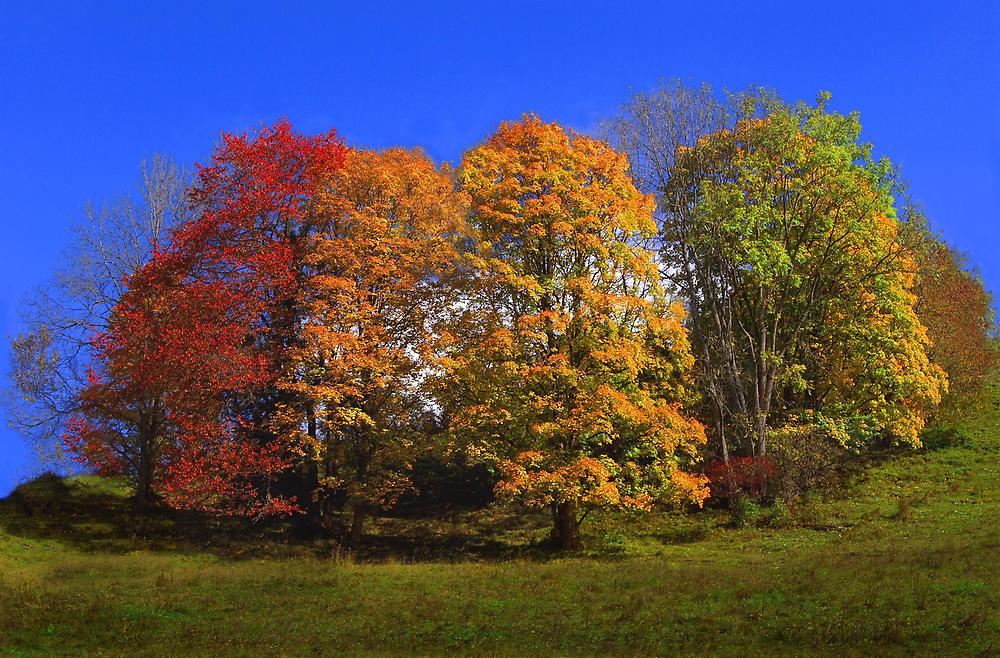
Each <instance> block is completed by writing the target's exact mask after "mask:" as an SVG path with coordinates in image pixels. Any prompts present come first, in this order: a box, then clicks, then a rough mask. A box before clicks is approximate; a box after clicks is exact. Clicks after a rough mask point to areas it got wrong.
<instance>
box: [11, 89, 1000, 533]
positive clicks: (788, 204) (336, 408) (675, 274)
mask: <svg viewBox="0 0 1000 658" xmlns="http://www.w3.org/2000/svg"><path fill="white" fill-rule="evenodd" d="M826 101H827V98H826V97H824V96H821V97H820V99H819V101H818V102H817V104H815V105H807V104H797V105H788V104H785V103H783V102H782V101H780V100H779V99H778V98H776V97H775V96H774V95H772V94H770V93H767V92H764V91H760V90H751V91H749V92H746V93H742V94H735V95H729V96H727V97H726V98H725V99H720V98H718V97H717V96H716V95H714V94H713V93H712V92H711V90H710V89H708V88H707V87H705V88H700V89H692V88H688V87H685V86H683V85H681V84H670V85H666V86H663V87H661V88H660V89H658V90H656V91H654V92H653V93H650V94H642V95H639V96H636V97H635V98H634V99H632V101H631V102H630V103H628V104H627V105H626V106H625V107H624V108H623V110H622V112H621V114H620V115H619V116H618V117H615V118H614V119H613V120H611V121H609V122H607V124H606V126H605V130H604V135H603V139H597V138H594V137H591V136H587V135H583V134H579V133H576V132H573V131H569V130H565V129H563V128H562V127H560V126H559V125H557V124H554V123H545V122H543V121H541V120H540V119H538V118H537V117H534V116H525V117H523V118H522V119H521V120H520V121H517V122H511V123H504V124H502V125H501V126H500V127H499V129H498V130H497V132H496V133H495V134H493V135H492V136H491V137H490V138H489V139H488V140H486V141H485V142H484V143H482V144H481V145H479V146H477V147H476V148H473V149H472V150H470V151H469V152H468V153H467V154H466V155H465V156H464V158H463V160H462V162H461V164H460V166H459V167H458V168H457V169H456V170H452V169H451V168H450V167H448V166H446V165H445V166H436V165H435V164H434V163H433V162H431V160H430V159H429V158H428V157H427V156H426V155H425V154H423V153H422V152H421V151H419V150H404V149H387V150H384V151H371V150H363V149H353V148H348V147H347V146H345V145H344V143H343V142H342V140H341V139H340V138H339V137H338V136H337V135H336V134H334V133H333V132H330V133H328V134H323V135H316V136H308V135H301V134H298V133H296V132H295V131H294V130H293V129H292V127H291V126H290V125H289V124H288V123H286V122H279V123H277V124H275V125H273V126H271V127H267V128H263V129H261V130H260V131H258V132H256V133H254V134H250V135H224V137H223V140H222V142H221V144H220V145H219V146H218V147H217V149H216V151H215V152H214V154H213V156H212V160H211V162H210V163H209V164H208V165H207V166H202V167H200V168H199V169H198V170H197V173H196V175H195V176H194V177H193V179H192V180H188V179H187V178H186V177H185V175H183V174H182V173H181V172H180V171H179V170H178V169H177V168H176V167H175V166H173V165H172V164H170V163H169V162H168V161H166V160H164V159H156V160H154V161H152V162H151V163H149V164H148V165H147V166H145V167H144V169H143V172H144V176H143V186H142V198H141V199H135V200H125V201H122V202H120V203H117V204H114V205H109V206H107V207H105V208H104V209H103V210H101V211H100V212H92V213H91V214H90V215H89V217H88V221H87V222H86V223H85V225H84V228H83V230H82V232H81V235H80V239H79V240H78V241H77V242H76V243H75V246H74V249H73V250H72V251H71V253H70V256H71V259H70V260H69V262H68V263H67V266H66V268H65V269H64V270H63V271H61V272H60V273H59V275H58V276H57V278H56V280H55V282H54V284H53V285H52V286H50V287H49V288H47V289H45V290H43V291H42V292H41V293H39V295H38V296H37V297H36V298H35V300H34V301H33V303H32V304H31V305H30V306H29V307H28V313H27V317H26V331H25V332H24V333H23V334H22V335H20V336H18V337H16V338H15V339H14V340H13V341H12V355H13V368H12V372H13V384H14V390H15V392H16V394H17V395H16V396H15V398H16V399H15V404H14V407H13V414H12V417H13V418H14V422H15V423H16V424H17V425H18V426H19V427H20V428H21V429H23V430H25V431H26V432H28V433H29V434H31V435H33V436H35V437H37V438H38V439H40V440H44V439H45V438H51V437H58V438H59V444H60V445H61V447H63V448H65V449H68V450H69V451H70V453H71V454H72V455H74V456H75V458H77V459H78V460H81V461H83V462H84V463H86V464H88V465H89V466H91V467H93V468H95V469H98V470H100V471H104V472H112V473H126V474H129V475H130V476H131V477H133V478H134V481H135V483H136V502H137V504H139V505H145V504H150V503H152V502H154V501H162V502H164V503H166V504H168V505H170V506H173V507H176V508H181V509H196V510H202V511H208V512H212V513H221V514H239V515H247V516H252V517H262V516H273V515H286V514H293V513H295V514H306V515H309V516H310V517H312V518H313V519H316V520H322V519H323V518H324V517H325V516H326V515H327V514H328V513H329V512H330V510H332V509H342V508H346V509H348V510H350V512H351V514H352V523H351V528H350V536H351V539H352V541H354V542H357V541H358V540H359V539H360V537H361V534H362V531H363V524H364V521H365V519H366V518H367V517H368V516H370V515H371V514H373V513H377V512H378V511H379V510H385V509H388V508H391V507H392V506H393V505H394V504H395V503H396V501H397V500H398V499H399V497H400V496H401V495H403V494H405V493H406V492H407V491H408V490H409V489H411V488H412V482H411V478H410V472H411V469H412V466H413V464H414V462H415V460H417V459H419V458H420V457H421V455H425V454H427V453H428V452H436V453H437V454H439V455H445V456H448V455H461V457H462V459H463V460H466V461H468V460H473V461H479V462H481V463H485V464H488V465H489V466H490V467H491V468H492V469H493V470H494V473H495V474H496V478H497V486H496V493H497V495H499V496H501V497H503V498H509V499H516V500H520V501H523V502H525V503H527V504H529V505H534V506H539V507H544V508H546V509H549V510H551V512H552V519H553V537H554V539H555V540H556V541H557V542H558V543H559V544H560V545H561V546H563V547H566V548H573V547H576V546H578V544H579V524H580V523H581V521H582V519H583V518H584V517H585V516H586V514H587V513H588V511H589V510H591V509H593V508H595V507H622V508H633V509H650V508H651V507H653V506H655V505H662V504H694V505H700V504H702V503H703V501H704V500H705V499H706V498H707V496H708V495H709V489H708V479H707V478H706V477H705V475H704V474H703V473H704V469H703V468H702V467H701V466H700V463H701V462H702V461H703V460H704V459H705V458H706V457H709V458H716V459H718V460H721V462H722V463H729V461H730V459H734V458H737V457H742V458H746V457H750V458H751V459H752V458H759V457H761V456H764V455H766V454H767V451H768V447H769V443H770V442H773V441H775V440H779V438H780V440H781V441H785V442H795V441H800V440H806V439H805V437H808V436H814V435H816V434H821V435H823V436H824V437H826V438H827V439H829V440H830V441H833V442H835V443H836V444H838V445H841V446H845V447H850V448H852V449H855V450H863V449H867V448H871V447H874V446H877V445H880V444H883V443H886V442H890V443H901V444H907V445H913V446H917V445H919V443H920V439H919V436H920V432H921V429H922V428H923V427H924V424H925V423H926V422H927V419H928V417H929V415H930V414H932V413H933V412H934V410H935V409H936V408H937V406H938V405H939V403H940V402H941V399H942V396H943V395H944V394H945V392H946V390H947V382H948V380H949V379H950V380H951V382H952V390H953V391H955V390H959V389H960V390H962V391H969V390H973V389H975V388H976V387H977V386H978V385H979V383H980V382H981V381H982V378H983V377H984V376H985V373H986V371H987V370H988V368H989V367H990V364H991V362H992V358H993V352H992V349H991V347H990V341H989V337H990V332H991V330H992V317H993V316H992V313H993V312H992V310H991V306H990V299H989V297H988V295H987V294H986V293H985V291H984V289H983V286H982V283H981V281H980V280H979V279H978V278H977V277H976V276H974V275H973V274H970V273H969V272H968V271H967V270H966V269H965V268H964V264H963V262H962V260H961V259H960V257H959V256H958V255H957V254H956V253H955V252H954V251H953V250H952V249H950V248H949V247H948V245H947V244H946V243H944V242H943V241H942V240H940V239H939V238H937V237H936V236H934V235H933V234H932V233H931V232H930V231H929V229H928V228H927V224H926V222H925V221H924V219H923V218H922V216H921V215H920V213H919V212H918V211H917V210H916V209H915V208H914V207H912V205H910V204H907V203H902V202H900V201H897V199H901V198H903V195H902V193H901V191H902V189H901V185H900V182H899V178H898V176H897V175H896V173H895V172H894V170H893V169H892V167H891V165H890V164H889V163H888V162H887V161H885V160H876V159H874V158H873V157H872V154H871V148H870V146H868V145H866V144H863V143H862V142H860V139H859V137H860V124H859V121H858V117H857V116H856V115H848V116H844V115H841V114H837V113H835V112H831V111H830V110H829V109H828V107H827V104H826Z"/></svg>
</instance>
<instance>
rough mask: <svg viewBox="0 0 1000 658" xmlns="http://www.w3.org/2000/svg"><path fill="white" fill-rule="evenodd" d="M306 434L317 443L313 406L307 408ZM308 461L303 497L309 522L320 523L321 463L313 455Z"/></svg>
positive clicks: (304, 475)
mask: <svg viewBox="0 0 1000 658" xmlns="http://www.w3.org/2000/svg"><path fill="white" fill-rule="evenodd" d="M306 432H307V433H308V434H309V438H311V439H312V440H313V441H316V438H317V433H316V432H317V428H316V412H315V410H314V409H313V406H312V405H311V404H310V405H308V406H307V407H306ZM307 460H308V461H307V462H306V464H305V473H304V474H303V482H302V493H301V497H302V499H304V502H305V508H306V515H307V516H308V517H309V520H310V521H313V522H318V521H319V520H320V516H321V514H320V512H321V506H320V504H319V501H318V500H316V498H315V494H316V491H317V490H318V489H319V463H318V462H317V461H316V459H315V456H313V455H310V456H309V457H307Z"/></svg>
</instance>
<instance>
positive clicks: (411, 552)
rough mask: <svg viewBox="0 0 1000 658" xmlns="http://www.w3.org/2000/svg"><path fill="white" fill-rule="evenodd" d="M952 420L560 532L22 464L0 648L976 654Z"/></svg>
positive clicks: (967, 483) (979, 488)
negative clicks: (897, 448)
mask: <svg viewBox="0 0 1000 658" xmlns="http://www.w3.org/2000/svg"><path fill="white" fill-rule="evenodd" d="M960 425H961V427H960V432H959V436H961V437H962V438H961V440H958V441H950V443H951V445H936V446H930V447H927V448H924V449H922V450H918V451H909V452H899V453H885V454H881V455H878V456H877V458H876V459H875V461H874V462H871V461H869V462H867V463H866V464H855V465H853V466H849V467H847V468H845V470H844V472H843V473H842V474H841V478H840V480H839V484H838V485H837V486H832V487H827V488H826V489H823V490H821V491H816V492H812V493H811V494H809V495H807V496H806V497H805V498H803V499H801V500H799V501H796V502H794V503H793V504H791V505H788V506H778V507H772V508H762V509H761V510H759V513H756V514H754V513H751V514H749V515H747V514H744V515H742V516H740V517H739V518H734V516H733V514H731V513H730V512H728V511H726V510H722V509H709V510H706V511H702V512H697V513H681V512H676V513H660V514H647V515H636V516H630V515H622V514H621V513H616V514H611V513H607V514H604V515H603V516H598V515H596V513H595V515H594V516H593V518H588V519H587V521H586V523H584V525H583V534H584V542H585V545H586V549H585V550H584V551H582V552H579V553H575V554H571V555H567V554H564V553H558V552H552V551H551V550H550V549H548V548H546V544H545V542H544V538H545V536H546V532H547V531H548V525H547V518H545V517H544V516H533V515H531V514H525V513H524V512H523V511H521V510H517V509H513V508H491V509H486V510H479V511H472V512H462V513H455V514H452V515H448V516H444V517H442V518H438V519H436V520H427V519H422V520H413V519H406V518H389V519H382V520H379V521H377V522H376V523H374V524H373V526H372V529H371V533H370V534H369V536H368V537H366V541H365V549H364V550H363V551H362V552H359V553H357V554H354V555H350V554H348V553H346V552H344V551H343V550H342V549H341V548H340V545H339V543H338V542H337V541H336V540H335V539H333V538H330V539H325V540H324V539H316V538H297V537H296V536H295V533H294V529H290V528H289V527H287V526H285V525H282V524H270V525H266V526H255V525H252V524H250V525H248V524H246V523H243V522H232V523H224V522H219V521H211V520H209V519H206V518H195V517H180V516H177V515H176V514H174V513H166V512H164V513H161V514H148V515H142V516H137V515H134V514H133V513H132V512H131V510H130V506H129V504H128V500H127V490H126V489H125V488H124V487H123V486H122V485H121V484H120V483H119V482H117V481H115V480H108V479H102V478H96V477H78V478H70V479H66V480H62V479H59V478H55V477H47V478H41V479H39V480H37V481H35V482H33V483H29V484H26V485H23V486H22V487H21V488H19V489H18V490H17V491H16V492H15V494H14V495H13V496H11V497H10V498H8V499H6V500H4V501H2V502H0V527H2V528H3V530H2V533H0V654H2V655H5V656H42V655H46V656H47V655H67V656H70V655H73V656H76V655H94V656H176V655H204V656H213V655H214V656H217V655H237V656H239V655H246V656H250V655H287V656H308V655H500V656H503V655H696V656H697V655H842V656H843V655H914V654H920V655H983V656H986V655H995V654H996V652H997V650H998V648H1000V612H998V610H1000V607H998V603H1000V601H998V599H1000V596H998V586H1000V576H998V570H997V568H996V563H997V559H998V558H1000V527H998V525H997V522H996V521H997V514H998V512H1000V463H998V460H997V457H998V453H1000V413H998V412H997V410H996V409H995V405H990V406H986V407H984V408H982V409H979V410H976V411H971V412H969V413H967V414H966V415H965V418H964V419H963V420H962V421H961V423H960ZM943 443H945V444H947V443H949V442H948V441H945V442H943ZM752 512H756V510H753V511H752Z"/></svg>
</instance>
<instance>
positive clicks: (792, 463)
mask: <svg viewBox="0 0 1000 658" xmlns="http://www.w3.org/2000/svg"><path fill="white" fill-rule="evenodd" d="M846 454H847V450H846V449H845V448H844V447H843V445H842V444H841V443H839V442H838V441H837V440H836V439H834V438H833V437H832V436H831V435H830V432H829V431H828V430H827V429H826V428H824V427H822V426H819V425H816V424H803V425H787V426H785V427H780V428H777V429H775V430H773V431H772V432H771V433H770V434H769V435H768V454H767V456H768V458H769V459H770V460H771V463H772V464H773V465H774V468H775V475H774V477H772V478H771V479H770V480H769V485H770V493H771V495H772V496H774V497H775V498H779V499H782V500H790V499H792V498H794V497H797V496H801V495H802V494H803V493H805V492H806V491H808V490H809V489H812V488H813V487H816V486H821V485H824V484H829V483H831V482H832V480H834V479H835V478H836V474H837V467H838V466H839V465H840V463H841V462H842V461H843V459H844V457H845V455H846Z"/></svg>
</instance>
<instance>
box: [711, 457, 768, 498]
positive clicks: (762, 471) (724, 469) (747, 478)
mask: <svg viewBox="0 0 1000 658" xmlns="http://www.w3.org/2000/svg"><path fill="white" fill-rule="evenodd" d="M776 474H777V470H776V469H775V467H774V464H772V463H771V461H770V460H769V459H768V458H767V457H758V458H756V459H755V458H753V457H731V458H730V459H729V463H728V464H727V463H725V462H724V461H721V460H716V461H712V462H709V463H708V464H707V465H706V466H705V475H706V476H707V477H708V479H709V482H710V486H711V490H712V498H715V499H717V500H729V501H732V500H733V499H735V498H739V497H750V498H753V499H760V498H763V497H764V496H765V495H767V493H768V483H769V482H770V480H771V479H772V478H773V477H774V476H775V475H776Z"/></svg>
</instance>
